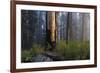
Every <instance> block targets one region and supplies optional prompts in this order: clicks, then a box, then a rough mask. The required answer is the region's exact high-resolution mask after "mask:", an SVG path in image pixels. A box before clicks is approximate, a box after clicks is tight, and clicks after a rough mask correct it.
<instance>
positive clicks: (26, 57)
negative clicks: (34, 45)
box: [21, 50, 32, 62]
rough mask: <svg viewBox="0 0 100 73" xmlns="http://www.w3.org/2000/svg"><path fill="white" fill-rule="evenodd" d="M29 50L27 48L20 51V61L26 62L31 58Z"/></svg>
mask: <svg viewBox="0 0 100 73" xmlns="http://www.w3.org/2000/svg"><path fill="white" fill-rule="evenodd" d="M31 56H32V55H31V52H30V51H28V50H23V51H22V52H21V61H22V62H26V61H30V60H31Z"/></svg>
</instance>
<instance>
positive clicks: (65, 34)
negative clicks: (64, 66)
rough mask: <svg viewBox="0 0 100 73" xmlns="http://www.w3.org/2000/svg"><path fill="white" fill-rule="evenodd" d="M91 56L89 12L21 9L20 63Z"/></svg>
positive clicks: (81, 58)
mask: <svg viewBox="0 0 100 73" xmlns="http://www.w3.org/2000/svg"><path fill="white" fill-rule="evenodd" d="M87 59H90V14H89V13H84V12H67V11H39V10H21V62H25V63H27V62H51V61H68V60H87Z"/></svg>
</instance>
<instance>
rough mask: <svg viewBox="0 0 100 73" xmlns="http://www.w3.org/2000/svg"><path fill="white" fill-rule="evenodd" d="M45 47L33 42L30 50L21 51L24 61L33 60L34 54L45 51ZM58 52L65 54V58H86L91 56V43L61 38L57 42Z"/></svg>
mask: <svg viewBox="0 0 100 73" xmlns="http://www.w3.org/2000/svg"><path fill="white" fill-rule="evenodd" d="M44 52H45V49H44V47H42V46H41V45H39V44H33V46H32V48H31V49H29V50H23V51H22V53H21V58H22V62H27V61H31V58H32V56H36V55H38V54H41V53H44ZM53 52H56V53H57V54H59V55H60V56H63V57H64V59H65V60H80V59H82V60H84V59H89V58H90V43H89V42H88V41H85V42H81V41H67V42H66V41H65V40H60V41H58V42H57V43H56V48H55V49H54V51H53Z"/></svg>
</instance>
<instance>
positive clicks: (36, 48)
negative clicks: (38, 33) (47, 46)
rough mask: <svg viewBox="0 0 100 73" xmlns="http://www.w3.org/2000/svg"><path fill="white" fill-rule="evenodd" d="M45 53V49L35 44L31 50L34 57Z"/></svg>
mask: <svg viewBox="0 0 100 73" xmlns="http://www.w3.org/2000/svg"><path fill="white" fill-rule="evenodd" d="M43 52H44V47H42V46H41V45H39V44H33V46H32V48H31V54H32V55H37V54H41V53H43Z"/></svg>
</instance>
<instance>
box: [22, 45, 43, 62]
mask: <svg viewBox="0 0 100 73" xmlns="http://www.w3.org/2000/svg"><path fill="white" fill-rule="evenodd" d="M43 52H44V48H43V47H42V46H41V45H38V44H33V46H32V48H31V49H29V50H23V51H22V53H21V59H22V62H27V61H31V58H32V56H36V55H38V54H41V53H43Z"/></svg>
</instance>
